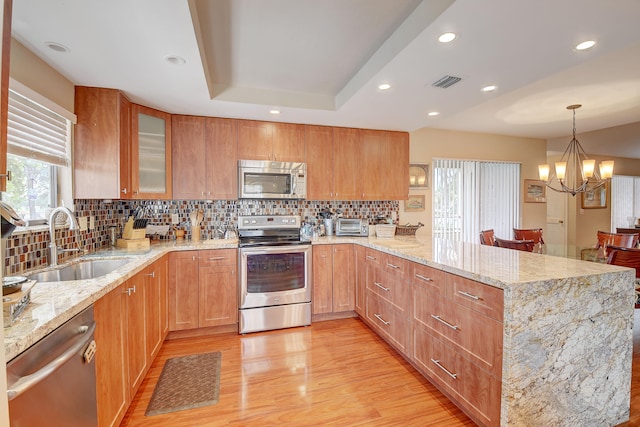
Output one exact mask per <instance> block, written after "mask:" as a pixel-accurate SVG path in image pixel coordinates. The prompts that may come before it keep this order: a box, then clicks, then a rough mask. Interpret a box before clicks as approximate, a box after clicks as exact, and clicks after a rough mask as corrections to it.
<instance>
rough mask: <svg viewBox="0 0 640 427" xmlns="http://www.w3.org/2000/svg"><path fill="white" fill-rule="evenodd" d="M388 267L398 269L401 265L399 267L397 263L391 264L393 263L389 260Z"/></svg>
mask: <svg viewBox="0 0 640 427" xmlns="http://www.w3.org/2000/svg"><path fill="white" fill-rule="evenodd" d="M387 267H391V268H395V269H396V270H397V269H398V268H400V267H398V266H397V265H395V264H391V263H389V262H388V263H387Z"/></svg>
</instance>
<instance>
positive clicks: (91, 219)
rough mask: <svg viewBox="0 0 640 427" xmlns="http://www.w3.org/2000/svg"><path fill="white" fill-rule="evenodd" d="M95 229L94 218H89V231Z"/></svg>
mask: <svg viewBox="0 0 640 427" xmlns="http://www.w3.org/2000/svg"><path fill="white" fill-rule="evenodd" d="M95 228H96V217H95V216H90V217H89V230H95Z"/></svg>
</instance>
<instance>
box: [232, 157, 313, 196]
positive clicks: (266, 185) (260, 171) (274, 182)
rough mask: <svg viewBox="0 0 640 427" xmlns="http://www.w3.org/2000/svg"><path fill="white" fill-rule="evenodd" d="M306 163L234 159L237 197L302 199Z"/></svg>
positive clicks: (304, 189) (305, 189)
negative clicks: (235, 160) (236, 165)
mask: <svg viewBox="0 0 640 427" xmlns="http://www.w3.org/2000/svg"><path fill="white" fill-rule="evenodd" d="M306 197H307V164H306V163H298V162H272V161H266V160H238V198H239V199H305V198H306Z"/></svg>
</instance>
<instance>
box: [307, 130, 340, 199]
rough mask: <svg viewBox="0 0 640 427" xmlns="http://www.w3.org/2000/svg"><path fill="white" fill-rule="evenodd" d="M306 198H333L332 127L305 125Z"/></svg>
mask: <svg viewBox="0 0 640 427" xmlns="http://www.w3.org/2000/svg"><path fill="white" fill-rule="evenodd" d="M305 138H306V140H307V199H309V200H331V199H333V194H334V192H333V186H334V183H333V128H331V127H326V126H311V125H307V126H305Z"/></svg>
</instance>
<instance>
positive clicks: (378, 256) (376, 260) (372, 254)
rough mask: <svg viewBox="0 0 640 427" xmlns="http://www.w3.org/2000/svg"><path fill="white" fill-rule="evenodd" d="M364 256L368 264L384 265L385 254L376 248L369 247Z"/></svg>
mask: <svg viewBox="0 0 640 427" xmlns="http://www.w3.org/2000/svg"><path fill="white" fill-rule="evenodd" d="M364 257H365V261H366V262H367V263H368V264H375V265H382V259H383V258H384V254H383V253H382V252H379V251H376V250H375V249H369V248H367V249H366V251H365V256H364Z"/></svg>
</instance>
